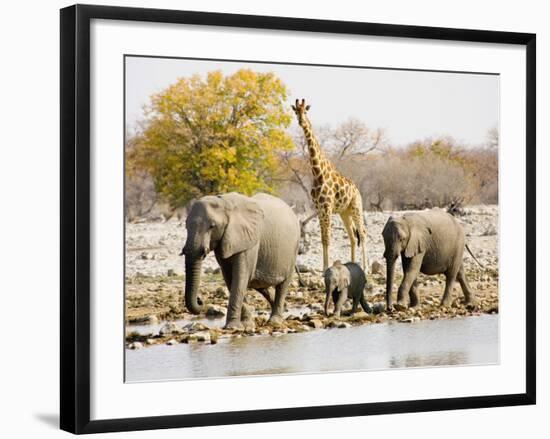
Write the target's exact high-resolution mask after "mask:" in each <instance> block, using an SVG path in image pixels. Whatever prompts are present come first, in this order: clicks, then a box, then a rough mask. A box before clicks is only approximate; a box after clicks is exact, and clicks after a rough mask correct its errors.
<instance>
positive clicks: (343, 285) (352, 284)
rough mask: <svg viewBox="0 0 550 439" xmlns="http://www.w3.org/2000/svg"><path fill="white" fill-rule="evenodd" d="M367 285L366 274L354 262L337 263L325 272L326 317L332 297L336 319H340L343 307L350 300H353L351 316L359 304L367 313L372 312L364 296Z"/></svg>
mask: <svg viewBox="0 0 550 439" xmlns="http://www.w3.org/2000/svg"><path fill="white" fill-rule="evenodd" d="M366 284H367V278H366V276H365V272H364V271H363V269H362V268H361V267H360V266H359V265H357V264H355V263H354V262H347V263H345V264H342V262H340V261H336V262H335V263H334V264H333V265H332V267H329V268H328V269H327V271H325V294H326V298H325V315H327V316H328V307H329V303H330V298H331V296H332V300H333V302H334V316H335V317H340V313H341V312H342V307H343V306H344V303H346V300H347V299H348V298H351V299H352V307H351V314H355V312H356V311H357V306H358V305H359V304H361V307H362V308H363V309H364V310H365V312H366V313H370V312H372V310H371V308H370V306H369V304H368V303H367V301H366V300H365V296H364V292H365V285H366Z"/></svg>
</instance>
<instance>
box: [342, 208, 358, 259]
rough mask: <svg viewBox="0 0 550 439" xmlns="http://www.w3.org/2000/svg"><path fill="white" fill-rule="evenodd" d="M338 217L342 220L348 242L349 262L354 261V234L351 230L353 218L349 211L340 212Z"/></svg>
mask: <svg viewBox="0 0 550 439" xmlns="http://www.w3.org/2000/svg"><path fill="white" fill-rule="evenodd" d="M340 218H342V222H343V223H344V227H345V229H346V232H347V234H348V238H349V243H350V247H351V262H355V246H356V243H355V234H354V232H353V230H354V229H353V220H352V218H351V215H350V214H349V213H347V212H346V213H342V214H340Z"/></svg>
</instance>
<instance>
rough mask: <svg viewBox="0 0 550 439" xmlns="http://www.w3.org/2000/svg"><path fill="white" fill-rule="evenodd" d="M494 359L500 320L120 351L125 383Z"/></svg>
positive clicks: (367, 328)
mask: <svg viewBox="0 0 550 439" xmlns="http://www.w3.org/2000/svg"><path fill="white" fill-rule="evenodd" d="M497 361H498V316H497V315H484V316H479V317H467V318H461V319H452V320H434V321H429V320H427V321H421V322H417V323H413V324H405V323H387V324H378V325H367V326H357V327H353V328H347V329H330V330H318V331H312V332H309V333H307V332H306V333H300V334H287V335H283V336H280V337H271V336H255V337H242V338H238V339H229V340H223V341H221V342H220V343H218V344H216V345H201V344H192V345H188V344H180V345H176V346H153V347H149V348H145V349H141V350H137V351H127V352H126V380H127V381H153V380H168V379H186V378H199V377H222V376H238V375H264V374H280V373H287V374H288V373H304V372H310V373H311V372H325V371H342V370H367V369H387V368H396V367H426V366H445V365H459V364H462V365H463V364H488V363H496V362H497Z"/></svg>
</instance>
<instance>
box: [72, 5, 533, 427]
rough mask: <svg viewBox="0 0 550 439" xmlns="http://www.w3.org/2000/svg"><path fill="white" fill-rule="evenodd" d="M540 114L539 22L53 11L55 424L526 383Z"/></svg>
mask: <svg viewBox="0 0 550 439" xmlns="http://www.w3.org/2000/svg"><path fill="white" fill-rule="evenodd" d="M535 128H536V127H535V35H533V34H525V33H510V32H496V31H481V30H465V29H444V28H427V27H419V26H400V25H389V24H373V23H359V22H340V21H325V20H311V19H305V18H286V17H285V18H283V17H264V16H243V15H231V14H218V13H207V12H185V11H172V10H155V9H137V8H135V9H134V8H117V7H103V6H81V5H77V6H71V7H68V8H65V9H62V10H61V428H62V429H64V430H67V431H70V432H73V433H94V432H107V431H123V430H141V429H154V428H169V427H188V426H205V425H218V424H235V423H247V422H267V421H282V420H299V419H312V418H322V417H344V416H362V415H372V414H386V413H402V412H415V411H432V410H448V409H463V408H480V407H494V406H504V405H522V404H534V403H535V393H536V392H535V358H536V357H535V324H536V322H535V287H536V286H535V190H536V188H535ZM297 389H298V391H297ZM347 389H353V391H348V390H347ZM214 394H215V395H219V397H217V398H212V395H214Z"/></svg>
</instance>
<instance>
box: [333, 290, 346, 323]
mask: <svg viewBox="0 0 550 439" xmlns="http://www.w3.org/2000/svg"><path fill="white" fill-rule="evenodd" d="M347 298H348V293H347V291H346V290H344V291H340V295H339V297H338V301H337V302H336V305H335V306H334V316H335V317H340V314H341V313H342V307H343V306H344V303H346V300H347Z"/></svg>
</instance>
